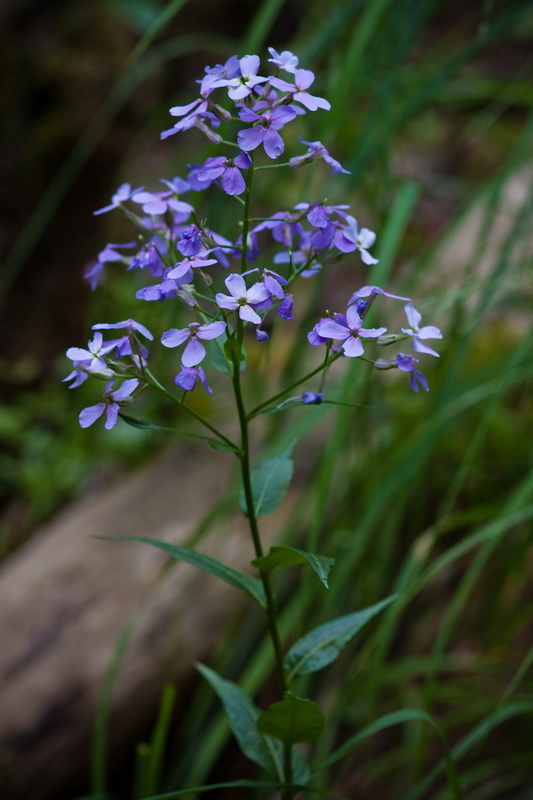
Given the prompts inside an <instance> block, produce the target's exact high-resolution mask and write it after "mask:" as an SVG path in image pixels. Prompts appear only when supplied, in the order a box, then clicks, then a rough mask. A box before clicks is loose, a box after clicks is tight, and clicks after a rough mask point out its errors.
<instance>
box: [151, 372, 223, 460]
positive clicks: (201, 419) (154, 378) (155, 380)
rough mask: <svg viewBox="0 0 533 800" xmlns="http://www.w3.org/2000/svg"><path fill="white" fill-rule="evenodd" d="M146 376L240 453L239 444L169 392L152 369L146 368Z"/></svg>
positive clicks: (157, 387) (155, 386)
mask: <svg viewBox="0 0 533 800" xmlns="http://www.w3.org/2000/svg"><path fill="white" fill-rule="evenodd" d="M144 377H145V380H146V381H147V382H148V383H149V384H150V385H151V386H153V387H154V388H155V389H158V390H159V391H160V392H162V394H164V395H165V396H166V397H169V398H170V399H171V400H173V401H174V403H176V405H178V406H179V407H180V408H182V409H183V410H184V411H186V412H187V413H188V414H190V415H191V417H194V418H195V419H196V420H198V422H200V423H201V424H202V425H203V426H204V427H205V428H207V429H208V430H210V431H211V433H214V434H215V436H216V437H217V438H218V439H220V440H221V441H222V442H225V443H226V444H227V445H229V446H230V447H231V449H232V450H233V451H234V452H235V453H237V455H238V454H239V448H238V447H237V445H236V444H235V443H234V442H232V441H231V440H230V439H228V437H227V436H224V434H223V433H221V432H220V431H219V430H217V428H215V427H214V426H213V425H211V423H210V422H208V421H207V420H206V419H204V418H203V417H202V416H201V414H198V413H197V412H196V411H193V409H192V408H191V407H190V406H188V405H186V404H185V403H184V402H183V401H182V400H180V399H179V397H176V395H175V394H172V392H169V391H168V389H165V387H164V386H163V384H161V383H159V381H158V380H157V378H156V377H154V375H152V373H151V372H150V370H148V369H146V368H145V370H144Z"/></svg>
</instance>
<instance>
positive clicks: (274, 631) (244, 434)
mask: <svg viewBox="0 0 533 800" xmlns="http://www.w3.org/2000/svg"><path fill="white" fill-rule="evenodd" d="M238 329H239V333H240V332H242V323H241V321H240V320H239V326H238ZM233 389H234V392H235V401H236V404H237V414H238V416H239V425H240V430H241V450H240V460H241V477H242V485H243V490H244V497H245V501H246V509H247V514H248V524H249V526H250V533H251V535H252V540H253V544H254V550H255V554H256V556H257V558H261V556H263V555H264V552H263V546H262V544H261V537H260V535H259V526H258V524H257V515H256V513H255V506H254V498H253V492H252V477H251V470H250V443H249V437H248V420H247V417H246V410H245V408H244V402H243V398H242V391H241V378H240V370H239V364H238V363H237V359H234V361H233ZM260 575H261V580H262V582H263V588H264V590H265V596H266V615H267V619H268V628H269V631H270V638H271V639H272V645H273V647H274V656H275V660H276V672H277V675H278V680H279V684H280V688H281V691H282V692H284V691H285V690H286V689H287V688H288V686H287V678H286V676H285V671H284V669H283V656H282V653H281V643H280V638H279V631H278V623H277V619H276V604H275V601H274V595H273V593H272V588H271V586H270V580H269V577H268V575H266V574H265V573H263V572H261V573H260Z"/></svg>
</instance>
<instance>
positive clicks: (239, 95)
mask: <svg viewBox="0 0 533 800" xmlns="http://www.w3.org/2000/svg"><path fill="white" fill-rule="evenodd" d="M259 63H260V62H259V56H244V57H243V58H240V59H239V68H240V73H241V74H240V75H236V76H235V77H234V78H220V79H219V80H215V81H213V82H212V83H211V88H213V89H215V88H216V87H218V86H228V87H229V89H228V96H229V97H230V98H231V99H232V100H243V99H244V98H245V97H248V95H249V94H250V93H251V92H252V90H253V89H254V87H255V86H257V85H258V84H260V83H266V81H267V80H268V78H262V77H261V76H260V75H258V74H257V70H258V69H259Z"/></svg>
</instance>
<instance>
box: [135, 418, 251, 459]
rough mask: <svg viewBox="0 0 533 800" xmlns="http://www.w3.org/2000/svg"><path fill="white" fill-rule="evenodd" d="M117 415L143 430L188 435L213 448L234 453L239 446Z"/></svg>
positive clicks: (200, 434)
mask: <svg viewBox="0 0 533 800" xmlns="http://www.w3.org/2000/svg"><path fill="white" fill-rule="evenodd" d="M119 417H120V418H121V419H123V420H124V422H127V424H128V425H131V427H132V428H140V429H141V430H143V431H165V432H166V433H178V434H180V435H181V436H189V437H191V438H192V439H203V440H204V442H207V443H208V445H210V447H212V448H213V449H214V450H226V451H229V452H233V453H236V452H238V450H239V448H238V447H237V446H236V445H232V444H231V442H229V441H228V442H226V441H224V440H223V439H213V438H212V437H211V436H204V435H203V434H202V433H193V432H192V431H183V430H180V429H179V428H165V427H162V426H161V425H156V424H155V423H153V422H147V421H146V420H144V419H136V418H135V417H130V416H129V415H128V414H122V413H120V414H119Z"/></svg>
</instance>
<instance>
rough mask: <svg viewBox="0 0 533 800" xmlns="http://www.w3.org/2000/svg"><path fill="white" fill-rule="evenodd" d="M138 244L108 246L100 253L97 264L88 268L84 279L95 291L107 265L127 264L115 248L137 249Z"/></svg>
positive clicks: (127, 243) (128, 243)
mask: <svg viewBox="0 0 533 800" xmlns="http://www.w3.org/2000/svg"><path fill="white" fill-rule="evenodd" d="M136 244H137V243H136V242H126V244H106V246H105V247H104V249H103V250H102V252H101V253H99V255H98V261H97V262H96V264H93V265H92V266H90V267H88V268H87V269H86V270H85V271H84V273H83V277H84V278H85V280H86V281H89V284H90V287H91V289H92V290H93V291H94V290H95V289H96V287H97V286H98V283H99V282H100V279H101V277H102V274H103V272H104V269H105V265H106V264H109V263H111V262H113V261H122V262H123V263H126V260H125V258H124V256H123V255H121V254H120V253H117V252H116V251H115V248H116V247H121V248H129V247H135V246H136Z"/></svg>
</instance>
